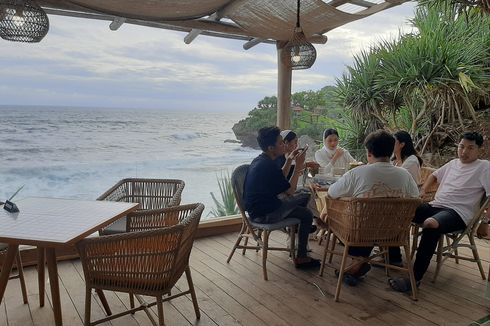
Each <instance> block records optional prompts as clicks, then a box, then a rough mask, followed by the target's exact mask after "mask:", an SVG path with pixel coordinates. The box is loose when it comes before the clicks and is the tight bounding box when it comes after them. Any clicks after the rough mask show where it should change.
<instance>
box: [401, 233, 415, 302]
mask: <svg viewBox="0 0 490 326" xmlns="http://www.w3.org/2000/svg"><path fill="white" fill-rule="evenodd" d="M403 249H405V257H406V261H407V269H408V276H409V278H410V284H411V286H412V299H413V300H417V282H416V281H415V275H414V273H413V265H412V257H410V249H409V242H407V244H406V245H404V246H403Z"/></svg>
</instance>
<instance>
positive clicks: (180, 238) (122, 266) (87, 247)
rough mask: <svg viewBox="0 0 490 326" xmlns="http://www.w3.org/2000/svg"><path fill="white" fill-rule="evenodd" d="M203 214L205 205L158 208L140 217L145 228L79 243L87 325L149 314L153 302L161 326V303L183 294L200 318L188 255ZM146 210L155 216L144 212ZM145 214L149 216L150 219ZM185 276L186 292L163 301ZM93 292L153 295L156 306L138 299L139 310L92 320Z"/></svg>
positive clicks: (139, 224)
mask: <svg viewBox="0 0 490 326" xmlns="http://www.w3.org/2000/svg"><path fill="white" fill-rule="evenodd" d="M203 210H204V205H202V204H191V205H185V206H180V207H179V206H178V207H171V208H168V209H167V210H165V211H164V212H162V210H154V211H147V212H146V213H147V215H142V216H143V217H142V219H146V224H144V225H145V226H144V227H143V226H142V225H143V224H142V223H136V222H135V223H134V224H135V225H137V226H136V227H135V229H138V228H139V229H143V231H136V232H127V233H121V234H116V235H109V236H102V237H97V238H88V239H84V240H82V241H80V242H79V243H78V244H77V249H78V252H79V254H80V259H81V261H82V265H83V271H84V275H85V282H86V290H87V291H86V296H87V297H86V306H85V324H86V325H93V324H95V323H99V322H102V321H107V320H111V319H114V318H117V317H120V316H122V315H124V314H127V313H134V312H135V311H138V310H147V309H148V308H149V307H150V306H153V305H155V304H156V305H157V306H158V316H159V325H163V324H164V322H163V305H162V302H163V301H167V300H171V299H173V298H175V297H177V296H181V295H184V294H191V296H192V301H193V304H194V311H195V313H196V316H197V318H199V317H200V313H199V307H198V305H197V298H196V296H195V291H194V286H193V284H192V278H191V274H190V268H189V256H190V252H191V249H192V244H193V241H194V237H195V234H196V231H197V226H198V225H199V221H200V218H201V215H202V212H203ZM148 212H153V213H154V214H153V215H152V214H148ZM140 213H145V212H140ZM149 215H150V216H151V218H149V217H148V216H149ZM139 217H140V216H133V215H132V216H131V217H130V218H129V219H128V220H131V221H133V222H134V221H136V220H137V219H138V218H139ZM148 221H151V222H148ZM131 225H133V224H131ZM184 272H185V273H186V277H187V281H188V283H189V290H188V291H184V292H180V293H179V294H176V295H173V296H166V297H165V299H162V296H163V295H164V294H167V293H170V290H171V289H172V287H173V286H174V285H175V283H176V282H177V281H178V280H179V278H180V277H181V276H182V274H183V273H184ZM91 289H96V290H98V291H99V292H98V293H99V295H100V293H102V290H111V291H119V292H126V293H129V294H131V295H133V294H135V295H146V296H154V297H156V302H154V303H146V302H143V301H141V300H143V299H140V298H139V297H138V298H139V300H140V302H142V305H141V306H139V307H137V308H132V309H130V310H128V311H127V312H124V313H123V314H117V315H114V316H108V317H106V318H103V319H101V320H99V321H95V322H90V309H91V308H90V305H91ZM147 312H148V311H147Z"/></svg>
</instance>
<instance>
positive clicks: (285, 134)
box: [281, 130, 291, 139]
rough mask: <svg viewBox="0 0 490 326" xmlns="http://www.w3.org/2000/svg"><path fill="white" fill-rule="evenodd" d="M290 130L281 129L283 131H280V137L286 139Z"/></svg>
mask: <svg viewBox="0 0 490 326" xmlns="http://www.w3.org/2000/svg"><path fill="white" fill-rule="evenodd" d="M290 132H291V130H283V131H281V137H282V139H286V137H287V135H289V133H290Z"/></svg>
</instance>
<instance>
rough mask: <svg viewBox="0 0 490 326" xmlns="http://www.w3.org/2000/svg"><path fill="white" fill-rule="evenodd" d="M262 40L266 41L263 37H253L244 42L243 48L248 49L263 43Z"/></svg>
mask: <svg viewBox="0 0 490 326" xmlns="http://www.w3.org/2000/svg"><path fill="white" fill-rule="evenodd" d="M262 41H264V39H263V38H258V37H256V38H253V39H251V40H250V41H248V42H246V43H244V44H243V49H244V50H248V49H250V48H252V47H254V46H256V45H257V44H259V43H261V42H262Z"/></svg>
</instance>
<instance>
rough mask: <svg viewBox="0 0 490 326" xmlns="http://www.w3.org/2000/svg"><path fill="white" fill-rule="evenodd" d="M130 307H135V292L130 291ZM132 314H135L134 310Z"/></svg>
mask: <svg viewBox="0 0 490 326" xmlns="http://www.w3.org/2000/svg"><path fill="white" fill-rule="evenodd" d="M129 308H131V309H134V294H132V293H129ZM131 315H134V312H132V313H131Z"/></svg>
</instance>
